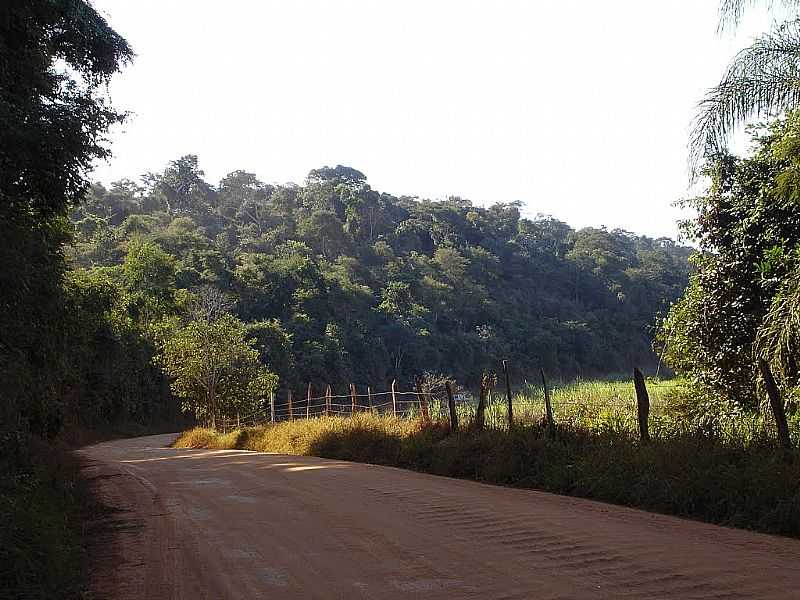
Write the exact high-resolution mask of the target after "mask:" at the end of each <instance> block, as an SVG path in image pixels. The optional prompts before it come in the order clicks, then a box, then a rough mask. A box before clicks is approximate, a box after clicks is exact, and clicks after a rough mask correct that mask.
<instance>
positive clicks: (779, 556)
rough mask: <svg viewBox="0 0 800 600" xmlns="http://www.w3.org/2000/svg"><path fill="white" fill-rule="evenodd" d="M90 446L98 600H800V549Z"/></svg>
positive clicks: (266, 465)
mask: <svg viewBox="0 0 800 600" xmlns="http://www.w3.org/2000/svg"><path fill="white" fill-rule="evenodd" d="M173 439H174V436H170V435H163V436H151V437H144V438H136V439H128V440H121V441H114V442H108V443H103V444H98V445H96V446H91V447H88V448H85V449H83V450H81V454H82V456H83V458H84V460H85V465H86V466H85V471H84V472H85V474H86V477H87V478H89V479H90V480H91V481H92V482H93V485H94V487H95V488H96V490H97V492H98V493H99V494H100V496H101V498H102V499H103V501H104V502H105V503H106V504H107V505H108V506H109V507H110V510H109V511H108V512H107V513H106V514H105V516H104V520H105V525H104V526H102V527H99V528H98V530H99V531H100V532H103V531H104V532H106V533H105V534H101V535H99V538H98V539H97V540H96V545H97V548H96V549H95V554H97V556H98V559H97V560H96V561H95V567H94V572H93V583H92V587H93V594H92V595H91V596H90V597H95V598H118V599H125V600H127V599H129V598H142V599H148V600H151V599H160V598H186V599H192V600H194V599H199V598H209V599H215V600H218V599H229V598H230V599H235V598H247V599H251V598H270V599H278V598H288V599H295V598H298V599H299V598H302V599H310V598H324V599H348V600H349V599H356V598H375V599H387V598H426V599H433V598H467V599H470V598H475V599H478V598H480V599H496V600H501V599H503V600H512V599H520V600H521V599H542V600H544V599H551V598H553V599H554V598H564V599H570V600H574V599H581V598H613V599H618V598H636V599H639V598H646V599H648V600H650V599H653V598H670V599H690V598H697V599H701V598H714V599H723V598H748V599H758V600H766V599H769V598H794V599H797V598H800V541H797V540H790V539H785V538H778V537H771V536H766V535H759V534H754V533H749V532H745V531H738V530H732V529H726V528H721V527H715V526H712V525H706V524H701V523H695V522H692V521H686V520H682V519H677V518H672V517H666V516H662V515H654V514H651V513H646V512H642V511H637V510H632V509H627V508H621V507H616V506H609V505H605V504H600V503H596V502H590V501H586V500H579V499H574V498H566V497H561V496H554V495H551V494H546V493H541V492H534V491H527V490H515V489H508V488H502V487H495V486H488V485H482V484H479V483H474V482H468V481H460V480H456V479H448V478H444V477H434V476H431V475H424V474H419V473H413V472H409V471H403V470H399V469H393V468H388V467H378V466H372V465H364V464H354V463H348V462H342V461H332V460H322V459H318V458H307V457H295V456H283V455H270V454H257V453H252V452H244V451H228V450H216V451H215V450H178V449H171V448H166V447H165V446H166V445H167V444H169V443H170V442H171V441H172V440H173Z"/></svg>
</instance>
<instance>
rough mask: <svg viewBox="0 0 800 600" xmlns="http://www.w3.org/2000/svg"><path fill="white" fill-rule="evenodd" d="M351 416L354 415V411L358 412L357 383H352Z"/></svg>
mask: <svg viewBox="0 0 800 600" xmlns="http://www.w3.org/2000/svg"><path fill="white" fill-rule="evenodd" d="M350 401H351V402H350V416H351V417H352V416H353V413H355V412H356V385H355V384H354V383H351V384H350Z"/></svg>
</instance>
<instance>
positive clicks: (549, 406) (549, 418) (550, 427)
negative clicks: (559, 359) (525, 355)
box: [539, 369, 556, 438]
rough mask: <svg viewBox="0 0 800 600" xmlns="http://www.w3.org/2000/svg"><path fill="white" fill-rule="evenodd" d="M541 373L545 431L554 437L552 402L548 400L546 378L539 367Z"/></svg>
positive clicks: (554, 423) (554, 426) (548, 393)
mask: <svg viewBox="0 0 800 600" xmlns="http://www.w3.org/2000/svg"><path fill="white" fill-rule="evenodd" d="M539 372H540V373H541V374H542V388H543V389H544V410H545V414H546V415H547V433H548V435H549V436H550V437H551V438H554V437H556V422H555V421H554V420H553V404H552V403H551V402H550V390H549V389H547V379H546V378H545V376H544V369H539Z"/></svg>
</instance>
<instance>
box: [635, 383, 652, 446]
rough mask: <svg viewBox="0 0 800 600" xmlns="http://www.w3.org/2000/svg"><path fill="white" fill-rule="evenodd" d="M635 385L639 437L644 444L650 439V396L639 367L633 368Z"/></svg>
mask: <svg viewBox="0 0 800 600" xmlns="http://www.w3.org/2000/svg"><path fill="white" fill-rule="evenodd" d="M633 386H634V388H635V389H636V413H637V416H638V418H639V437H640V438H641V440H642V443H643V444H646V443H648V442H649V441H650V431H649V430H648V429H647V426H648V419H649V417H650V396H649V395H648V394H647V386H646V385H645V383H644V375H642V372H641V371H640V370H639V369H638V367H637V368H635V369H634V370H633Z"/></svg>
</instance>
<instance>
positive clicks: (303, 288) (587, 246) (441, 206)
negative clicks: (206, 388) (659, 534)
mask: <svg viewBox="0 0 800 600" xmlns="http://www.w3.org/2000/svg"><path fill="white" fill-rule="evenodd" d="M144 183H145V185H144V187H138V186H135V185H133V184H131V183H130V182H120V183H117V184H114V186H112V188H111V189H110V190H106V189H105V188H103V187H102V186H100V185H95V186H93V187H92V189H91V190H90V193H89V195H88V197H87V201H86V202H85V203H84V205H83V206H81V207H79V208H78V209H77V210H75V211H74V213H73V215H72V217H73V221H74V222H75V223H76V226H77V229H78V231H77V235H76V243H75V245H74V249H73V251H72V256H73V257H74V260H75V261H76V263H77V264H79V265H82V266H83V267H85V268H98V267H101V266H111V265H117V264H120V263H121V262H122V261H123V260H126V258H125V257H126V255H127V256H129V255H130V252H131V250H132V249H135V248H138V246H137V244H140V243H141V242H140V241H137V240H147V241H148V243H155V244H157V245H158V246H159V247H160V248H161V249H162V250H163V251H164V252H166V253H167V254H168V255H169V256H170V257H171V259H172V260H174V261H175V266H176V279H175V285H176V286H177V287H178V288H188V289H193V288H194V287H196V286H200V285H212V286H214V287H217V288H219V289H221V290H223V291H224V292H225V293H226V294H229V295H230V297H231V298H232V299H233V300H234V301H235V308H234V310H235V312H236V313H237V314H238V316H239V317H240V318H241V319H243V320H244V321H245V322H250V323H253V324H256V323H264V324H266V323H269V330H270V332H269V334H268V336H267V333H268V332H267V330H266V329H265V328H264V325H262V326H261V327H260V329H259V331H258V335H259V336H261V337H263V336H267V337H269V340H267V339H266V338H265V339H264V340H263V341H262V342H261V354H262V357H263V358H264V359H265V360H267V361H268V362H269V364H270V366H271V367H272V368H273V369H275V370H277V372H278V374H279V375H280V376H281V380H282V385H283V386H292V387H294V388H295V391H296V392H298V391H299V390H298V389H297V388H298V387H299V388H300V389H304V387H305V383H307V382H308V381H311V382H313V383H315V385H322V384H325V383H332V384H335V385H341V384H346V383H348V382H350V381H355V382H356V383H359V384H372V385H377V384H378V383H379V382H381V381H383V382H387V381H388V380H391V379H393V378H397V379H398V380H400V381H401V382H403V384H404V385H406V384H407V383H408V382H410V381H411V380H412V378H413V376H414V375H415V374H418V373H421V372H423V371H440V372H446V373H450V374H451V375H454V376H455V377H457V378H459V379H460V380H462V381H472V382H474V380H475V379H476V378H477V377H478V376H479V375H480V372H481V371H482V370H483V369H485V368H487V367H493V368H496V366H497V364H496V363H497V360H498V359H499V358H508V359H510V360H511V361H512V364H515V369H516V372H517V373H519V374H520V375H524V374H526V373H530V374H533V373H536V372H538V371H537V370H538V368H539V367H544V368H545V369H546V370H547V371H548V372H549V373H551V374H552V375H553V376H555V377H558V376H561V377H572V376H576V375H582V376H591V375H600V374H608V373H613V372H627V371H628V370H629V369H630V368H631V366H632V365H634V364H639V365H642V366H653V365H654V363H655V358H656V357H655V356H654V355H653V353H652V352H651V349H650V335H651V328H652V326H653V324H654V323H655V318H656V314H657V313H658V312H659V311H660V310H664V309H666V307H667V306H669V303H670V302H671V301H672V300H674V299H675V298H677V297H678V295H679V294H680V293H681V291H682V290H683V287H684V285H685V282H686V279H687V274H688V269H689V267H688V263H687V260H686V258H687V256H688V254H689V253H690V249H688V248H684V247H680V246H677V245H675V244H674V243H673V242H672V241H671V240H667V239H658V240H654V239H650V238H646V237H641V236H635V235H633V234H630V233H628V232H625V231H619V230H616V231H607V230H605V229H591V228H590V229H583V230H580V231H574V230H572V229H571V228H570V227H569V226H567V225H566V224H564V223H562V222H560V221H557V220H555V219H553V218H550V217H538V218H536V219H533V220H530V219H524V218H522V217H521V216H520V205H519V204H518V203H512V204H497V205H494V206H492V207H489V208H481V207H476V206H472V204H471V203H470V202H469V201H467V200H463V199H460V198H451V199H449V200H446V201H441V202H431V201H427V200H426V201H417V200H414V199H410V198H404V197H401V198H397V197H394V196H391V195H389V194H385V193H379V192H377V191H375V190H373V189H372V188H370V186H369V185H368V184H367V182H366V177H365V176H364V174H363V173H360V172H358V171H356V170H354V169H350V168H348V167H342V166H338V167H335V168H329V167H325V168H322V169H316V170H314V171H312V172H311V173H310V174H309V176H308V178H307V182H306V185H305V186H302V187H301V186H292V185H289V186H273V185H268V184H265V183H263V182H261V181H259V180H258V179H257V178H256V177H255V176H254V175H252V174H250V173H246V172H244V171H235V172H233V173H231V174H230V175H228V176H226V177H224V178H223V179H222V181H221V182H220V183H219V185H218V186H216V187H215V186H212V185H210V184H208V183H206V182H205V181H204V180H203V178H202V171H200V170H199V168H198V163H197V158H196V157H194V156H187V157H184V158H181V159H179V160H177V161H173V162H172V163H170V164H169V165H168V167H167V168H166V169H165V171H164V172H162V173H158V174H150V175H148V176H147V177H145V178H144ZM181 190H182V191H181ZM123 215H124V217H123ZM253 333H254V334H255V333H257V332H256V330H253ZM275 344H277V346H276V345H275ZM273 361H274V362H273Z"/></svg>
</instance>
